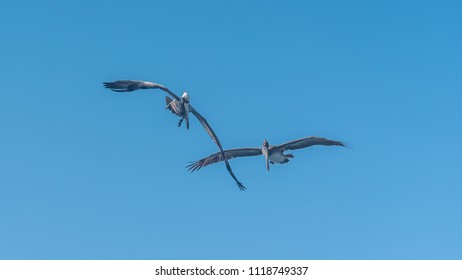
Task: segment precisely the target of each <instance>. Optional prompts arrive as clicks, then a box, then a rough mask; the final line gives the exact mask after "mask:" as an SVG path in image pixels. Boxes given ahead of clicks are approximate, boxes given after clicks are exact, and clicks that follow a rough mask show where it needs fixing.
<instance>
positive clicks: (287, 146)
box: [276, 136, 345, 150]
mask: <svg viewBox="0 0 462 280" xmlns="http://www.w3.org/2000/svg"><path fill="white" fill-rule="evenodd" d="M314 145H323V146H342V147H345V144H344V143H342V142H340V141H335V140H330V139H326V138H321V137H317V136H310V137H306V138H302V139H298V140H294V141H290V142H287V143H284V144H281V145H278V146H276V147H278V148H283V149H284V150H297V149H303V148H308V147H311V146H314Z"/></svg>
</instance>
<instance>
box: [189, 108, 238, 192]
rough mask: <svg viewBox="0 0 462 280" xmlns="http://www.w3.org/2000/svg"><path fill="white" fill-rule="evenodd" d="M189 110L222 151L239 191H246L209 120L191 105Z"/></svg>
mask: <svg viewBox="0 0 462 280" xmlns="http://www.w3.org/2000/svg"><path fill="white" fill-rule="evenodd" d="M189 110H190V112H191V113H193V115H194V116H196V118H197V119H198V120H199V122H200V123H201V125H202V126H203V127H204V129H205V131H206V132H207V134H208V135H209V136H210V138H212V140H213V142H215V144H217V146H218V148H219V149H220V154H221V155H222V157H223V160H224V161H225V165H226V169H228V172H229V175H231V177H233V179H234V181H236V183H237V185H238V186H239V189H240V190H241V191H242V190H245V187H244V185H242V183H241V182H239V180H238V179H237V178H236V176H235V175H234V173H233V170H232V169H231V165H230V164H229V162H228V159H227V158H226V156H225V153H224V151H223V147H222V146H221V143H220V140H219V139H218V137H217V135H216V134H215V132H214V131H213V129H212V127H211V126H210V125H209V123H208V122H207V120H206V119H205V118H204V117H203V116H202V115H201V114H199V112H197V111H196V110H195V109H194V108H193V107H192V106H191V105H189Z"/></svg>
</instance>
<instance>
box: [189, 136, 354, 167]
mask: <svg viewBox="0 0 462 280" xmlns="http://www.w3.org/2000/svg"><path fill="white" fill-rule="evenodd" d="M315 145H322V146H342V147H346V145H345V144H344V143H342V142H339V141H334V140H330V139H326V138H321V137H317V136H311V137H306V138H302V139H298V140H294V141H290V142H287V143H284V144H282V145H277V146H271V145H270V144H269V143H268V141H266V139H265V141H263V145H262V147H261V148H241V149H232V150H225V151H224V153H215V154H213V155H210V156H208V157H206V158H203V159H201V160H198V161H196V162H193V163H191V164H189V165H188V166H186V168H188V170H189V171H191V172H194V171H196V170H199V169H201V168H202V167H205V166H207V165H209V164H214V163H217V162H219V161H223V160H230V159H233V158H237V157H250V156H259V155H262V154H263V155H264V156H265V163H266V169H267V170H268V171H269V169H270V165H269V164H270V163H271V164H274V163H281V164H284V163H288V162H289V158H293V157H294V155H293V154H284V152H285V151H287V150H298V149H303V148H308V147H311V146H315Z"/></svg>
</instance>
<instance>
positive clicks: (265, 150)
mask: <svg viewBox="0 0 462 280" xmlns="http://www.w3.org/2000/svg"><path fill="white" fill-rule="evenodd" d="M268 147H269V143H268V141H266V139H265V141H263V145H262V147H261V152H262V154H263V155H264V156H265V162H266V170H268V171H269V157H268Z"/></svg>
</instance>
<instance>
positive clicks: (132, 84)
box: [103, 80, 180, 101]
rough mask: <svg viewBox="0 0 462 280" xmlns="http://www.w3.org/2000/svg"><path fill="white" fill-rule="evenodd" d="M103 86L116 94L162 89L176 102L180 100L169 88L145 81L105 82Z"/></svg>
mask: <svg viewBox="0 0 462 280" xmlns="http://www.w3.org/2000/svg"><path fill="white" fill-rule="evenodd" d="M103 85H104V86H105V87H107V88H108V89H110V90H112V91H116V92H129V91H134V90H138V89H161V90H163V91H165V92H166V93H168V94H169V95H170V96H171V97H173V98H175V99H176V100H178V101H179V100H180V97H179V96H178V95H176V94H174V93H173V92H171V91H170V90H169V89H168V88H166V87H165V86H163V85H160V84H156V83H153V82H145V81H136V80H119V81H115V82H104V83H103Z"/></svg>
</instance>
